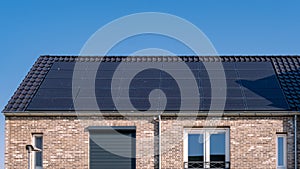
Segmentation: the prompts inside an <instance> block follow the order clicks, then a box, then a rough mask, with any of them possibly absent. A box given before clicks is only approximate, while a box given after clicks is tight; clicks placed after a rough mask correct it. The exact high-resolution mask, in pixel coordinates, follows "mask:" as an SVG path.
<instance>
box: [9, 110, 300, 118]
mask: <svg viewBox="0 0 300 169" xmlns="http://www.w3.org/2000/svg"><path fill="white" fill-rule="evenodd" d="M190 112H193V110H191V111H181V112H180V113H178V112H176V111H164V112H163V114H162V113H157V112H156V111H152V112H151V111H149V112H148V113H138V112H135V111H119V112H117V111H101V112H100V111H19V112H18V111H4V112H3V114H4V115H5V116H6V117H9V116H46V117H53V116H74V117H78V116H82V117H84V116H99V117H101V116H103V117H108V116H117V117H119V116H120V117H124V116H131V117H153V116H158V115H161V116H163V117H195V116H197V117H201V116H203V117H207V116H209V117H257V116H262V117H268V116H271V117H273V116H274V117H278V116H295V115H300V112H296V111H268V112H265V111H198V112H197V113H190Z"/></svg>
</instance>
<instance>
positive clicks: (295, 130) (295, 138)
mask: <svg viewBox="0 0 300 169" xmlns="http://www.w3.org/2000/svg"><path fill="white" fill-rule="evenodd" d="M294 149H295V152H294V159H295V169H297V164H298V163H297V161H298V160H297V115H295V116H294Z"/></svg>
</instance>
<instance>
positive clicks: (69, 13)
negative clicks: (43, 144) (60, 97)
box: [0, 0, 300, 168]
mask: <svg viewBox="0 0 300 169" xmlns="http://www.w3.org/2000/svg"><path fill="white" fill-rule="evenodd" d="M299 8H300V1H299V0H288V1H287V0H243V1H241V0H228V1H220V0H189V1H186V0H181V1H174V0H164V1H163V2H162V1H155V0H132V1H129V0H128V1H125V0H119V1H117V0H105V1H99V0H97V1H96V0H95V1H79V0H63V1H62V0H48V1H46V0H45V1H41V0H35V1H31V0H26V1H16V0H6V1H5V0H2V1H1V2H0V30H1V31H0V48H1V50H0V57H1V66H0V69H1V78H0V79H1V84H0V93H1V95H0V107H1V109H3V107H4V105H5V104H6V103H7V101H8V100H9V98H10V97H11V96H12V94H13V92H14V91H15V90H16V88H17V87H18V85H19V84H20V82H21V81H22V79H23V78H24V76H25V75H26V73H27V72H28V71H29V69H30V67H31V66H32V64H33V63H34V61H35V60H36V59H37V57H38V56H39V55H41V54H74V55H77V54H78V53H79V52H80V49H81V47H82V46H83V44H84V43H85V41H86V40H87V39H88V38H89V37H90V36H91V35H92V34H93V33H94V32H95V31H96V30H97V29H99V28H100V27H101V26H103V25H104V24H106V23H108V22H110V21H112V20H114V19H117V18H119V17H121V16H125V15H128V14H133V13H137V12H164V13H170V14H173V15H177V16H179V17H182V18H184V19H186V20H188V21H190V22H192V23H193V24H195V25H196V26H197V27H199V28H200V29H201V30H202V31H203V32H204V33H205V34H206V35H207V36H208V38H209V39H210V40H211V41H212V43H213V44H214V46H215V48H216V49H217V51H218V53H219V54H253V55H254V54H300V10H299ZM120 51H122V50H119V53H117V54H122V53H120ZM177 52H179V53H180V51H177ZM181 53H182V52H181ZM123 54H126V53H123ZM186 54H188V53H186ZM0 124H1V125H0V133H1V137H0V154H1V155H0V163H1V165H0V168H3V166H2V164H3V159H4V117H3V116H2V115H1V116H0Z"/></svg>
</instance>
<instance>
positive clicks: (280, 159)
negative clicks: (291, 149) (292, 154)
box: [277, 137, 284, 166]
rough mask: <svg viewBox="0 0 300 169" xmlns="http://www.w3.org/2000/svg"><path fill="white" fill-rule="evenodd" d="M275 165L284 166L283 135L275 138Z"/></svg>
mask: <svg viewBox="0 0 300 169" xmlns="http://www.w3.org/2000/svg"><path fill="white" fill-rule="evenodd" d="M277 165H278V166H284V137H278V138H277Z"/></svg>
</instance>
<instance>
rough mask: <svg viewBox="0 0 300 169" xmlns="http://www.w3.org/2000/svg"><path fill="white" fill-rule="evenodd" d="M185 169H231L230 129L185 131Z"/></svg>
mask: <svg viewBox="0 0 300 169" xmlns="http://www.w3.org/2000/svg"><path fill="white" fill-rule="evenodd" d="M184 162H185V164H184V167H185V168H224V169H225V168H226V169H227V168H229V129H220V128H217V129H185V134H184Z"/></svg>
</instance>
